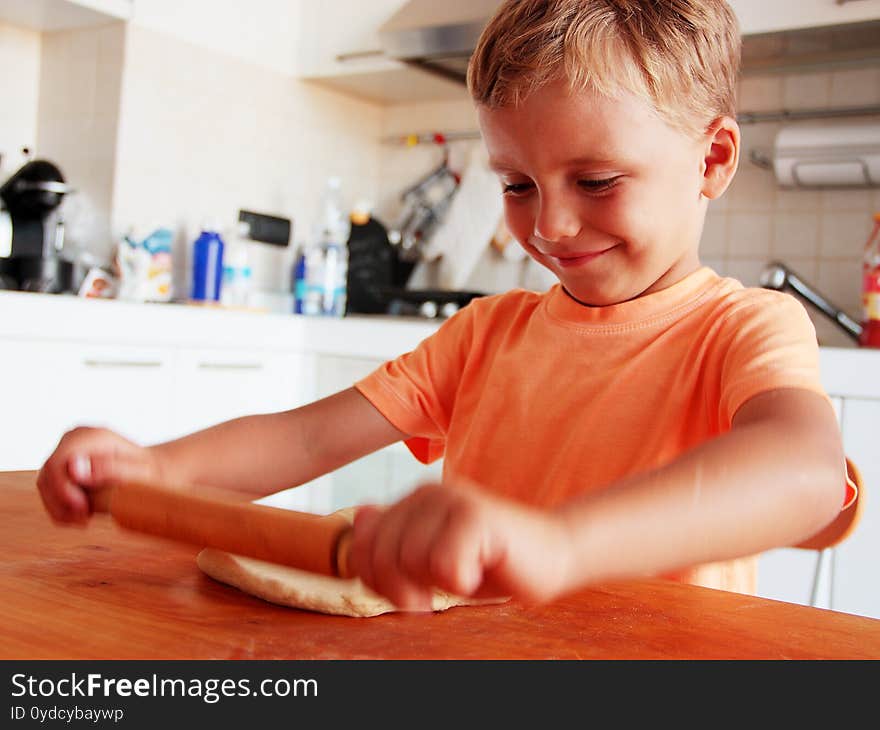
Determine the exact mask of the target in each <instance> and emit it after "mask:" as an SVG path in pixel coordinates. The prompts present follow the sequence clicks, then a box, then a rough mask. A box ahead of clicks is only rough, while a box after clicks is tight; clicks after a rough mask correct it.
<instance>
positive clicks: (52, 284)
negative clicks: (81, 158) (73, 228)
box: [0, 159, 73, 294]
mask: <svg viewBox="0 0 880 730" xmlns="http://www.w3.org/2000/svg"><path fill="white" fill-rule="evenodd" d="M69 192H72V191H71V188H70V187H69V186H68V185H67V183H66V182H65V181H64V177H63V176H62V174H61V170H59V169H58V167H57V166H56V165H54V164H53V163H52V162H49V161H48V160H40V159H35V160H30V161H28V162H26V163H25V164H24V165H23V166H22V167H20V168H19V169H18V170H17V171H16V172H14V173H13V174H12V175H11V176H10V177H9V178H8V179H7V180H6V181H5V182H4V183H3V184H2V185H0V289H15V290H19V291H39V292H46V293H52V294H57V293H60V292H65V291H69V290H70V288H71V286H72V282H73V263H72V262H70V261H67V260H65V259H64V258H62V256H61V251H62V249H63V247H64V222H63V220H62V219H61V216H60V210H59V206H60V205H61V201H62V200H63V198H64V196H65V195H66V194H67V193H69Z"/></svg>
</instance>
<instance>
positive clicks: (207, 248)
mask: <svg viewBox="0 0 880 730" xmlns="http://www.w3.org/2000/svg"><path fill="white" fill-rule="evenodd" d="M218 229H219V226H215V225H213V224H208V225H206V226H204V227H203V228H202V232H201V234H200V235H199V237H198V238H197V239H196V240H195V242H194V243H193V266H192V293H191V298H192V299H193V300H195V301H200V302H201V301H206V302H211V301H213V302H219V301H220V291H221V289H222V287H223V253H224V248H225V245H224V243H223V239H222V238H221V236H220V233H219V232H218Z"/></svg>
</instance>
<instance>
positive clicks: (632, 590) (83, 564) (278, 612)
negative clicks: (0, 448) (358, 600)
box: [0, 472, 880, 659]
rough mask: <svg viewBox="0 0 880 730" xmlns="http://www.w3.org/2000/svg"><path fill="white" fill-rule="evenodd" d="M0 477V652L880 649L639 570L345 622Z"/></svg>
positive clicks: (466, 654)
mask: <svg viewBox="0 0 880 730" xmlns="http://www.w3.org/2000/svg"><path fill="white" fill-rule="evenodd" d="M34 479H35V474H34V473H33V472H5V473H0V519H2V533H0V551H2V555H3V561H2V563H0V596H2V597H3V598H2V604H3V606H2V610H0V624H2V636H3V641H0V659H635V658H638V659H819V658H826V659H856V658H874V659H880V621H878V620H874V619H868V618H863V617H859V616H852V615H849V614H844V613H837V612H834V611H828V610H824V609H818V608H809V607H805V606H797V605H793V604H787V603H781V602H778V601H770V600H766V599H762V598H754V597H750V596H743V595H739V594H735V593H728V592H724V591H716V590H710V589H707V588H698V587H694V586H687V585H680V584H677V583H672V582H668V581H660V580H647V581H632V582H621V583H615V584H611V585H602V586H599V587H595V588H592V589H590V590H584V591H581V592H579V593H576V594H573V595H571V596H569V597H566V598H563V599H561V600H558V601H555V602H553V603H551V604H547V605H541V606H528V605H520V604H517V603H509V604H505V605H495V606H480V607H473V606H471V607H459V608H453V609H450V610H449V611H446V612H443V613H436V614H386V615H383V616H378V617H375V618H366V619H356V618H346V617H337V616H325V615H321V614H316V613H310V612H306V611H297V610H293V609H290V608H283V607H280V606H274V605H271V604H268V603H265V602H263V601H261V600H258V599H256V598H252V597H250V596H247V595H245V594H243V593H241V592H239V591H238V590H236V589H234V588H231V587H229V586H226V585H223V584H221V583H217V582H215V581H213V580H212V579H210V578H208V577H207V576H205V575H204V574H202V573H201V572H200V571H199V569H198V568H197V566H196V564H195V555H196V553H197V552H198V550H196V549H194V548H188V547H185V546H180V545H178V544H174V543H171V542H169V541H165V540H160V539H154V538H150V537H146V536H141V535H137V534H134V533H131V532H125V531H122V530H120V529H119V528H118V527H117V526H116V525H115V524H113V523H112V522H111V521H110V519H109V518H107V517H106V516H103V515H102V516H98V517H96V518H95V519H93V520H92V522H91V524H90V525H89V526H88V527H87V528H85V529H83V528H76V527H58V526H55V525H54V524H53V523H52V522H51V520H50V519H49V517H48V515H47V514H46V513H45V511H44V510H43V507H42V503H41V502H40V499H39V496H38V494H37V493H36V488H35V485H34Z"/></svg>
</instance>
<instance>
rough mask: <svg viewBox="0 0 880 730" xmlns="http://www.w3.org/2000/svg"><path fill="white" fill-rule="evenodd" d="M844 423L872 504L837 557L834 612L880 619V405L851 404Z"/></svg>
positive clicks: (847, 441)
mask: <svg viewBox="0 0 880 730" xmlns="http://www.w3.org/2000/svg"><path fill="white" fill-rule="evenodd" d="M842 421H843V432H844V434H845V439H844V443H845V445H846V450H847V455H848V456H849V457H850V458H851V459H852V460H853V462H854V463H855V464H856V466H857V467H858V468H859V470H860V472H861V475H862V480H863V482H864V484H865V495H866V498H865V503H864V512H863V513H862V519H861V522H860V523H859V525H857V526H856V530H855V532H854V533H853V534H852V535H850V537H849V538H848V539H846V540H844V542H842V543H841V544H840V547H838V548H837V550H836V551H835V552H836V556H835V566H834V567H835V570H834V587H833V604H832V607H833V608H835V609H837V610H839V611H846V612H848V613H857V614H861V615H864V616H873V617H874V618H880V565H878V562H880V500H878V494H880V460H878V458H877V452H878V449H877V435H878V431H880V400H872V399H862V398H847V399H846V400H845V401H844V406H843V413H842Z"/></svg>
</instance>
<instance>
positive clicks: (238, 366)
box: [199, 362, 263, 370]
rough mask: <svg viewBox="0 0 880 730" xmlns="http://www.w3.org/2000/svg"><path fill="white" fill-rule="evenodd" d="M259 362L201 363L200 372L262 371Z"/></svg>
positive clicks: (261, 365)
mask: <svg viewBox="0 0 880 730" xmlns="http://www.w3.org/2000/svg"><path fill="white" fill-rule="evenodd" d="M262 369H263V364H262V363H259V362H200V363H199V370H262Z"/></svg>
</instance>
